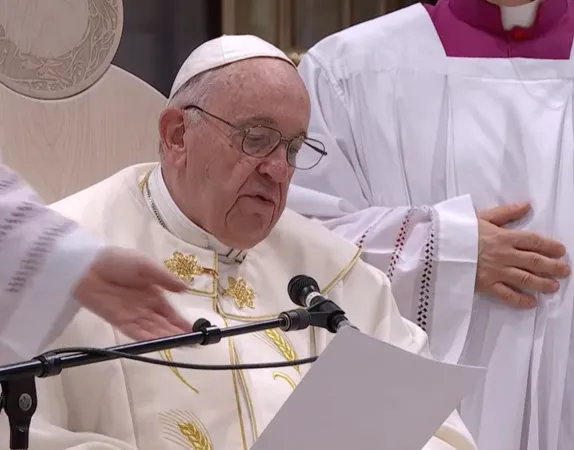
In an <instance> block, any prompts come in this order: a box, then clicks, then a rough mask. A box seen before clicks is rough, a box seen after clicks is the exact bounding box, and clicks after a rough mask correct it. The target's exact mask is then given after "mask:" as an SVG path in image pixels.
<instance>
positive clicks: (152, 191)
mask: <svg viewBox="0 0 574 450" xmlns="http://www.w3.org/2000/svg"><path fill="white" fill-rule="evenodd" d="M147 191H148V192H149V198H148V205H149V206H150V209H151V210H152V213H154V215H155V216H156V218H157V219H158V221H159V222H160V224H161V225H162V226H163V227H164V228H166V229H167V230H168V231H169V232H170V233H172V234H173V235H174V236H176V237H177V238H179V239H181V240H182V241H185V242H187V243H188V244H192V245H195V246H198V247H201V248H206V249H210V250H213V251H215V252H217V254H218V256H219V260H220V261H221V262H223V263H240V262H242V261H243V260H244V259H245V256H246V255H247V252H246V251H245V250H237V249H233V248H231V247H229V246H227V245H224V244H223V243H222V242H220V241H219V240H218V239H217V238H216V237H215V236H213V235H211V234H210V233H208V232H207V231H205V230H204V229H202V228H201V227H200V226H198V225H197V224H196V223H194V222H193V221H192V220H190V219H189V218H188V217H187V216H186V215H185V214H184V213H183V212H182V211H181V209H180V208H179V207H178V206H177V204H176V202H175V201H174V199H173V197H172V195H171V193H170V191H169V189H168V187H167V185H166V183H165V181H164V177H163V175H162V170H161V167H160V166H157V167H156V168H155V169H154V170H153V171H152V173H151V174H150V176H149V180H148V189H147ZM157 216H159V217H157Z"/></svg>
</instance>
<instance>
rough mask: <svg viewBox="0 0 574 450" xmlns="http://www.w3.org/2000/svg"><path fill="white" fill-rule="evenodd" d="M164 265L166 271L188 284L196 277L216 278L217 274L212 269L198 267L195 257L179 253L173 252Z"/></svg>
mask: <svg viewBox="0 0 574 450" xmlns="http://www.w3.org/2000/svg"><path fill="white" fill-rule="evenodd" d="M164 264H165V267H167V270H169V271H170V272H171V273H173V274H174V275H176V276H178V277H179V278H181V279H182V280H184V281H187V282H188V283H190V284H191V283H192V282H193V280H194V279H195V277H196V276H197V275H211V276H214V277H217V273H216V272H215V271H214V270H213V269H207V268H205V267H203V266H202V265H200V264H199V262H198V261H197V256H195V255H184V254H183V253H181V252H173V256H172V257H171V258H169V259H166V260H165V261H164Z"/></svg>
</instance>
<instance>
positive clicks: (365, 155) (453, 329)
mask: <svg viewBox="0 0 574 450" xmlns="http://www.w3.org/2000/svg"><path fill="white" fill-rule="evenodd" d="M382 42H384V45H381V43H382ZM300 70H301V74H302V76H303V78H304V80H305V82H306V84H307V87H308V89H309V90H310V92H311V98H312V101H313V105H314V106H313V112H312V123H311V129H310V135H311V137H313V138H316V139H320V140H322V141H324V142H325V144H326V147H327V151H328V152H329V155H328V156H327V157H326V158H325V159H324V160H323V161H322V162H321V164H320V166H318V167H317V168H316V169H313V170H312V171H310V172H308V173H305V172H300V173H298V174H296V176H295V179H294V183H295V184H297V185H299V186H298V187H295V188H293V189H292V191H291V193H290V206H291V207H293V208H294V209H296V210H299V211H301V212H304V213H308V214H314V211H318V212H319V213H318V214H319V216H321V218H322V219H324V220H326V222H325V223H326V225H327V226H328V227H329V228H331V229H333V230H335V231H336V232H338V233H340V234H341V235H343V236H345V237H347V238H348V239H351V240H356V239H357V238H358V236H361V235H362V234H363V233H365V232H367V230H369V229H371V230H375V231H374V232H373V231H369V232H368V236H369V237H368V238H367V240H366V241H365V243H366V246H367V251H366V253H365V258H366V260H367V261H370V262H372V263H374V264H375V265H377V266H378V267H379V268H381V269H383V270H387V271H388V270H390V269H392V270H394V271H395V272H396V271H397V270H403V271H405V272H408V271H416V270H419V271H420V270H425V263H426V260H425V258H421V257H420V256H419V254H420V252H421V249H422V248H423V247H424V245H425V244H424V242H425V239H426V240H427V242H428V241H429V237H428V236H430V235H432V229H433V228H432V226H431V225H430V223H431V222H432V220H431V219H429V216H428V215H426V216H425V213H424V212H425V211H427V212H430V213H431V214H430V216H434V217H435V223H434V227H435V228H434V229H435V230H437V229H438V230H440V236H438V238H436V239H435V240H434V242H435V244H436V245H437V247H438V250H435V254H434V256H433V257H432V258H431V260H432V261H434V262H435V263H436V264H437V266H436V267H437V268H438V269H439V270H438V272H437V274H436V277H435V278H434V295H433V296H431V300H430V303H431V307H432V309H433V313H432V321H431V323H430V329H429V331H430V339H431V348H432V349H433V350H434V353H435V356H438V357H443V358H446V359H449V360H453V359H458V360H459V361H460V362H462V363H466V364H474V365H481V366H487V367H488V369H489V371H488V376H487V378H486V381H485V383H484V385H483V386H482V387H481V388H480V389H478V390H477V392H476V394H475V395H473V396H472V397H471V398H468V399H466V400H465V401H464V403H463V405H462V408H461V412H462V417H463V420H465V422H466V424H467V425H468V426H469V427H470V429H471V432H473V434H474V435H475V437H477V440H478V442H477V443H478V447H479V448H484V449H488V450H519V449H520V450H557V449H558V450H569V449H572V448H574V348H572V345H571V342H572V340H571V333H572V320H573V314H572V313H573V311H572V309H573V302H574V284H573V282H572V280H571V279H569V280H565V281H563V282H562V284H561V289H560V291H559V292H558V293H557V294H555V295H540V296H539V297H538V298H539V301H540V306H539V307H538V308H537V309H534V310H529V311H519V310H516V309H513V308H510V307H507V306H505V305H503V304H501V303H500V302H498V301H497V300H495V299H492V298H483V297H481V296H479V297H477V298H475V300H474V304H473V305H472V306H471V302H472V298H471V295H472V291H473V283H472V280H471V276H470V274H471V273H472V272H473V271H474V266H473V260H474V257H475V256H476V255H475V251H476V248H475V247H474V248H473V244H472V242H476V235H475V234H474V233H475V232H476V229H473V226H472V222H473V219H472V217H471V216H472V210H471V206H470V199H468V198H467V200H466V201H467V206H466V209H465V208H464V206H463V204H464V202H465V198H464V197H461V196H464V195H466V194H470V195H471V196H472V200H473V203H474V205H475V207H476V208H477V209H480V208H487V207H493V206H496V205H499V204H504V203H509V202H518V201H530V202H531V203H532V205H533V214H532V215H531V216H530V217H528V218H527V220H525V221H523V222H522V223H519V224H517V225H516V226H517V227H518V228H521V229H526V230H533V231H536V232H539V233H541V234H544V235H547V236H551V237H554V238H556V239H558V240H560V241H561V242H563V243H564V244H565V245H566V247H567V249H568V251H569V252H571V251H572V249H574V234H573V232H572V230H573V227H574V214H573V213H572V212H571V209H570V205H571V204H572V202H573V201H574V182H573V180H574V126H573V123H574V115H573V107H574V102H573V99H572V96H573V87H574V64H573V61H572V60H570V61H567V60H566V61H558V60H525V59H478V58H447V57H446V55H445V53H444V50H443V48H442V46H441V43H440V40H439V38H438V36H437V34H436V30H435V28H434V26H433V24H432V22H431V20H430V18H429V17H428V14H427V13H426V11H425V10H424V8H423V7H422V6H421V5H415V6H412V7H410V8H407V9H405V10H402V11H400V12H398V13H395V14H391V15H389V16H385V17H383V18H380V19H377V20H376V21H372V22H370V23H367V24H364V25H362V26H360V27H358V28H356V29H352V30H346V31H344V32H343V33H340V34H337V35H335V36H332V37H330V38H328V39H326V40H325V41H323V42H322V43H320V44H319V45H317V46H316V47H315V48H313V49H312V50H311V51H310V52H309V54H308V55H307V56H306V57H305V58H304V59H303V61H302V63H301V66H300ZM310 190H318V191H319V190H320V191H323V192H324V193H326V194H328V195H326V196H324V197H323V199H321V198H320V194H318V193H312V192H310ZM446 199H452V200H446ZM437 202H442V203H438V205H435V206H434V207H432V208H427V207H423V206H421V205H432V204H436V203H437ZM445 202H446V203H445ZM449 202H452V203H450V208H448V209H447V206H448V205H449ZM404 205H412V208H413V209H409V208H404ZM456 205H458V209H457V208H455V206H456ZM393 207H397V208H396V209H393ZM413 211H414V212H413ZM441 211H442V213H441ZM445 211H447V212H446V213H445ZM349 214H350V215H349ZM409 214H410V215H411V217H413V218H416V217H418V219H415V221H414V225H415V228H416V229H417V231H418V232H417V231H414V230H413V231H411V232H410V234H407V235H406V237H405V238H404V243H403V244H401V245H403V246H404V249H405V250H404V251H403V253H402V254H401V256H400V257H399V258H398V262H396V265H398V266H401V267H404V269H397V268H394V267H393V263H392V261H391V263H390V262H389V261H390V258H391V257H390V256H389V255H393V254H394V253H393V252H394V250H393V249H392V239H393V236H395V235H396V229H397V228H399V227H400V225H399V224H400V223H401V219H400V217H404V218H405V219H404V220H406V217H408V216H409ZM441 214H443V215H445V217H446V219H444V220H442V219H441ZM314 215H316V214H314ZM436 218H438V220H436ZM411 220H412V219H411ZM411 223H413V222H411ZM411 226H412V225H411ZM407 228H408V227H407ZM377 230H379V231H378V232H377ZM445 238H446V240H447V243H445ZM449 239H450V240H452V241H453V242H452V244H453V246H452V247H451V246H450V244H449V243H448V240H449ZM456 245H460V247H459V248H457V247H456ZM409 246H410V248H411V249H414V250H412V251H410V252H408V251H406V248H407V247H409ZM445 249H448V255H449V256H445V255H444V254H443V253H442V252H443V250H445ZM471 250H473V251H471ZM417 252H419V254H417ZM453 255H454V257H453ZM441 265H442V266H443V267H444V269H443V270H442V271H441V270H440V268H441ZM463 269H464V270H463ZM465 270H466V271H467V272H465ZM463 273H467V275H466V278H465V276H463ZM403 281H406V282H408V283H409V284H410V283H412V280H409V279H408V278H405V279H404V280H401V278H400V277H399V278H396V275H395V279H394V280H393V284H394V285H395V286H394V288H395V290H396V291H395V294H396V295H397V297H398V302H399V305H400V304H401V303H403V304H406V305H407V307H405V308H403V311H405V312H406V313H407V314H412V310H409V307H408V305H409V304H410V302H412V301H413V298H414V299H416V298H418V297H419V295H420V294H419V291H418V289H419V286H418V285H415V288H414V289H413V287H412V286H405V285H404V284H403ZM415 290H416V291H415ZM413 291H415V292H413ZM471 309H472V319H471V320H470V326H469V327H468V328H467V326H466V323H465V321H468V314H469V313H470V312H471ZM411 317H412V316H411ZM438 324H440V325H438ZM444 324H446V326H445V325H444ZM443 327H444V329H443ZM461 342H463V343H464V348H463V346H462V345H461ZM461 350H462V352H461ZM459 355H460V358H458V356H459ZM455 357H456V358H455ZM521 436H522V437H521Z"/></svg>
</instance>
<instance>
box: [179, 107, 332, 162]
mask: <svg viewBox="0 0 574 450" xmlns="http://www.w3.org/2000/svg"><path fill="white" fill-rule="evenodd" d="M183 109H184V110H190V109H195V110H197V111H200V112H202V113H203V114H206V115H208V116H210V117H212V118H214V119H216V120H219V121H220V122H222V123H224V124H226V125H227V126H229V127H231V128H233V129H234V130H237V131H240V132H241V133H243V138H242V140H241V150H242V151H243V153H245V154H247V155H249V156H254V157H255V158H265V157H266V156H268V155H270V154H271V153H273V151H275V149H276V148H277V147H278V146H279V144H281V143H282V142H285V144H286V145H287V162H288V163H289V165H291V166H292V167H295V168H296V169H299V170H309V169H312V168H313V167H315V166H316V165H317V164H319V162H320V161H321V159H322V158H323V156H325V155H327V152H326V151H325V146H324V145H323V143H322V142H321V141H317V140H316V139H310V138H308V137H305V136H299V137H296V138H294V139H287V138H285V137H283V135H282V134H281V132H280V131H278V130H275V129H273V128H269V127H266V126H263V125H256V126H253V127H249V128H241V127H237V126H235V125H233V124H232V123H230V122H228V121H227V120H225V119H222V118H221V117H218V116H216V115H214V114H211V113H210V112H207V111H205V110H204V109H203V108H200V107H199V106H196V105H188V106H185V107H184V108H183Z"/></svg>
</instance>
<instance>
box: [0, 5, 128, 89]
mask: <svg viewBox="0 0 574 450" xmlns="http://www.w3.org/2000/svg"><path fill="white" fill-rule="evenodd" d="M122 26H123V5H122V1H121V0H51V1H46V0H18V1H14V0H0V83H2V84H4V85H5V86H7V87H9V88H10V89H12V90H14V91H16V92H18V93H20V94H23V95H26V96H29V97H33V98H37V99H43V100H52V99H61V98H66V97H71V96H74V95H76V94H78V93H80V92H82V91H84V90H85V89H87V88H89V87H90V86H91V85H93V84H94V83H95V82H96V81H98V80H99V79H100V77H101V76H102V75H103V74H104V73H105V72H106V70H107V69H108V67H109V66H110V64H111V62H112V59H113V58H114V56H115V53H116V51H117V49H118V46H119V43H120V39H121V35H122Z"/></svg>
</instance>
